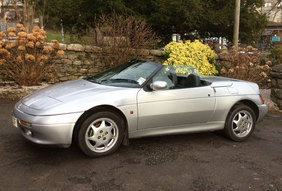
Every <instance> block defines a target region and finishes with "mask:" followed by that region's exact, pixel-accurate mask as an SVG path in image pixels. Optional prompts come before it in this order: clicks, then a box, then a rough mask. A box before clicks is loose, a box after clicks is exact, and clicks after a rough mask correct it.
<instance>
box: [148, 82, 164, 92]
mask: <svg viewBox="0 0 282 191" xmlns="http://www.w3.org/2000/svg"><path fill="white" fill-rule="evenodd" d="M150 87H151V89H152V90H164V89H166V88H167V82H165V81H155V82H153V83H151V85H150Z"/></svg>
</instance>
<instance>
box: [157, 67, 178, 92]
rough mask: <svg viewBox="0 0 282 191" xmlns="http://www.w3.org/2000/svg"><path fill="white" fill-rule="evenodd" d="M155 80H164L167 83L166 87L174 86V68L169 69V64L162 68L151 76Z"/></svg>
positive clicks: (175, 80) (175, 81)
mask: <svg viewBox="0 0 282 191" xmlns="http://www.w3.org/2000/svg"><path fill="white" fill-rule="evenodd" d="M155 81H165V82H166V83H167V89H173V88H175V85H176V84H177V76H176V73H175V71H174V70H171V67H170V66H165V67H164V68H162V69H161V70H160V71H159V72H158V73H157V74H156V75H155V76H154V78H153V82H155Z"/></svg>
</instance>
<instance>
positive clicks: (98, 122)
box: [76, 111, 124, 157]
mask: <svg viewBox="0 0 282 191" xmlns="http://www.w3.org/2000/svg"><path fill="white" fill-rule="evenodd" d="M103 121H104V123H103ZM123 124H124V123H123V121H122V120H121V118H120V117H119V116H118V115H117V114H115V113H112V112H109V111H100V112H97V113H94V114H92V115H91V116H89V117H88V118H87V119H86V120H85V121H84V122H83V123H82V125H81V127H80V128H79V130H78V131H77V134H76V136H77V137H76V139H77V143H78V146H79V148H80V149H81V150H82V151H83V152H84V153H85V154H86V155H87V156H89V157H99V156H104V155H108V154H111V153H113V152H115V151H116V150H117V149H118V148H119V146H120V144H121V142H122V140H123V132H124V127H123ZM111 127H112V128H111ZM90 139H91V140H90ZM100 144H101V145H100ZM106 144H107V145H106ZM99 145H100V146H99Z"/></svg>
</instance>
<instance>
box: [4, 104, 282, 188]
mask: <svg viewBox="0 0 282 191" xmlns="http://www.w3.org/2000/svg"><path fill="white" fill-rule="evenodd" d="M14 104H15V102H12V101H7V100H0V191H14V190H16V191H17V190H19V191H23V190H26V191H40V190H46V191H47V190H48V191H49V190H62V191H64V190H65V191H71V190H80V191H83V190H95V191H110V190H111V191H112V190H128V191H133V190H134V191H135V190H136V191H137V190H148V191H154V190H162V191H163V190H164V191H166V190H168V191H169V190H177V191H180V190H199V191H213V190H216V191H231V190H240V191H241V190H243V191H244V190H254V191H258V190H263V191H281V190H282V115H281V113H273V114H270V115H268V116H267V117H266V118H265V120H264V121H263V122H261V123H259V124H257V126H256V129H255V132H254V133H253V135H252V136H251V137H250V138H249V139H248V140H247V141H245V142H241V143H238V142H233V141H231V140H229V139H227V138H225V137H224V136H223V135H221V134H220V133H198V134H185V135H174V136H164V137H153V138H142V139H132V140H130V144H129V146H127V147H125V146H121V148H120V149H119V150H118V151H117V152H116V153H114V154H112V155H109V156H106V157H102V158H94V159H91V158H88V157H86V156H85V155H84V154H83V153H82V152H81V151H80V150H79V149H78V148H77V147H76V146H75V145H72V146H71V147H70V148H68V149H60V148H44V147H38V146H35V145H33V144H30V143H29V142H28V141H26V140H25V139H24V138H23V137H22V136H21V134H20V132H19V131H18V129H16V128H14V127H12V124H11V118H10V113H11V111H12V108H13V105H14Z"/></svg>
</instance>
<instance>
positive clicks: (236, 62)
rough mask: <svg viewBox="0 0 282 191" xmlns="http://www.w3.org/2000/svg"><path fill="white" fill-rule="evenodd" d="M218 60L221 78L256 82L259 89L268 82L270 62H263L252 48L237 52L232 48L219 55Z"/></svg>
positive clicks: (257, 52)
mask: <svg viewBox="0 0 282 191" xmlns="http://www.w3.org/2000/svg"><path fill="white" fill-rule="evenodd" d="M219 59H220V63H219V65H220V66H221V70H220V75H222V76H225V77H230V78H237V79H241V80H247V81H251V82H256V83H258V84H259V85H260V86H261V87H263V86H265V85H267V83H268V82H270V79H269V77H268V72H269V71H270V70H271V67H270V65H271V61H267V60H265V58H264V56H263V55H262V54H260V52H259V51H258V50H257V49H255V48H253V47H252V46H248V47H247V48H239V49H238V50H236V49H235V48H234V47H233V49H231V50H229V51H223V52H222V53H220V54H219Z"/></svg>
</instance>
